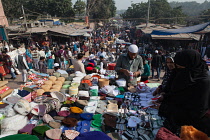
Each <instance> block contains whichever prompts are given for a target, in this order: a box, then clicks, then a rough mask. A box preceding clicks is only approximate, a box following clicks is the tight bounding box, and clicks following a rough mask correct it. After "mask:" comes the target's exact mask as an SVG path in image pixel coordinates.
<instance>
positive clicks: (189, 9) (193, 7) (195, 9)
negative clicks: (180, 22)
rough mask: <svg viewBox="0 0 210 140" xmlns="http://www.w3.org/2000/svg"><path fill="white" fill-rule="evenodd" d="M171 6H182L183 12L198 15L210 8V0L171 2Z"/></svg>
mask: <svg viewBox="0 0 210 140" xmlns="http://www.w3.org/2000/svg"><path fill="white" fill-rule="evenodd" d="M170 6H171V7H172V8H174V7H179V6H181V7H182V10H183V13H184V14H186V15H188V16H198V15H200V14H201V13H202V11H204V10H207V9H209V8H210V2H208V1H204V2H203V3H197V2H196V1H192V2H170Z"/></svg>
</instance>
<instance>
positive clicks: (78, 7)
mask: <svg viewBox="0 0 210 140" xmlns="http://www.w3.org/2000/svg"><path fill="white" fill-rule="evenodd" d="M85 7H86V3H85V2H84V1H82V0H77V1H76V3H75V4H74V10H75V13H77V14H79V15H80V14H84V13H85Z"/></svg>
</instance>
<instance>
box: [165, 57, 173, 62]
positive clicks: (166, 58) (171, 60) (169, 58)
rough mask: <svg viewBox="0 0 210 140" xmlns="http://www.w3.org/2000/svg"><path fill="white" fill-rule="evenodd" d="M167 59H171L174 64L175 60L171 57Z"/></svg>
mask: <svg viewBox="0 0 210 140" xmlns="http://www.w3.org/2000/svg"><path fill="white" fill-rule="evenodd" d="M166 59H171V61H172V62H174V58H173V57H171V56H169V57H166Z"/></svg>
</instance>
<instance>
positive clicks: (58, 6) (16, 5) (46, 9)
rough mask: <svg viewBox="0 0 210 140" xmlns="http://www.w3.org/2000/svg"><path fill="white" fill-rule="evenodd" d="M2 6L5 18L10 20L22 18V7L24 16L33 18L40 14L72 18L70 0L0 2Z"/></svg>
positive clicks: (13, 0) (10, 0) (7, 0)
mask: <svg viewBox="0 0 210 140" xmlns="http://www.w3.org/2000/svg"><path fill="white" fill-rule="evenodd" d="M2 4H3V6H4V10H5V14H6V16H7V17H10V18H19V17H20V16H22V9H21V6H22V5H23V6H24V8H25V12H26V14H30V15H32V16H35V17H38V16H39V15H42V14H44V15H46V14H49V15H52V16H58V17H72V16H74V10H73V8H72V2H71V0H28V1H25V0H2ZM30 15H29V18H30Z"/></svg>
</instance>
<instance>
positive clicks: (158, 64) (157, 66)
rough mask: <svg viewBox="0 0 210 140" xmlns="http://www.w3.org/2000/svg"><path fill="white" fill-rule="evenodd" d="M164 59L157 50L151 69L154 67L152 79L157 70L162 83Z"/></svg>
mask: <svg viewBox="0 0 210 140" xmlns="http://www.w3.org/2000/svg"><path fill="white" fill-rule="evenodd" d="M161 65H162V58H161V56H160V55H159V54H158V50H155V55H154V56H153V58H152V62H151V67H152V78H154V72H155V69H156V71H157V77H158V81H160V72H161Z"/></svg>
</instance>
